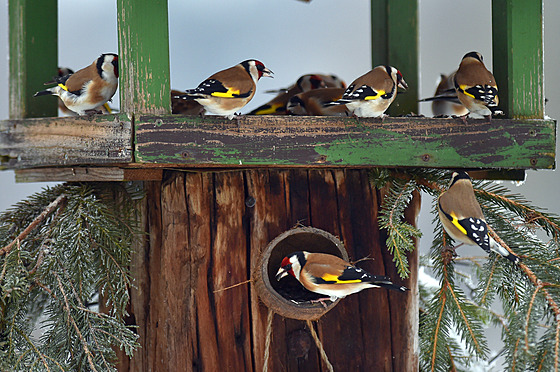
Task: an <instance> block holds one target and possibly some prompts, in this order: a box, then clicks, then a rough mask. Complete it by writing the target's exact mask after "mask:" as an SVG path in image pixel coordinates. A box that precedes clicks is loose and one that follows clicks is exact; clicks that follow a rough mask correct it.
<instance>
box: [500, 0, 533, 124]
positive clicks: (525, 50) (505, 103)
mask: <svg viewBox="0 0 560 372" xmlns="http://www.w3.org/2000/svg"><path fill="white" fill-rule="evenodd" d="M492 54H493V65H494V66H493V73H494V76H495V77H496V81H497V83H498V87H499V89H500V105H499V106H500V109H502V110H503V111H504V113H505V114H506V117H508V118H517V119H542V118H544V55H543V0H494V1H492Z"/></svg>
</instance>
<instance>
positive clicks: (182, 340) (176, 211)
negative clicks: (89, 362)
mask: <svg viewBox="0 0 560 372" xmlns="http://www.w3.org/2000/svg"><path fill="white" fill-rule="evenodd" d="M161 205H162V211H163V213H162V215H161V221H162V222H161V224H162V238H163V239H162V245H161V274H160V275H161V277H160V288H159V291H160V293H161V295H162V296H163V299H164V303H165V306H162V305H163V303H162V304H160V305H159V306H160V309H158V319H157V330H156V337H157V345H156V354H155V365H156V366H157V367H156V368H154V370H157V371H167V370H169V367H170V366H173V367H174V368H175V369H177V370H178V371H188V370H190V368H191V367H192V363H191V361H192V360H193V355H192V349H191V348H190V345H191V343H192V341H191V337H193V333H192V332H191V329H190V322H189V321H188V319H190V318H191V317H192V316H193V313H192V309H191V307H190V304H191V301H192V298H191V297H192V292H191V265H190V252H189V246H188V231H189V219H188V213H187V209H186V208H185V206H186V193H185V177H184V175H183V174H180V173H179V174H174V175H173V177H171V178H170V179H168V180H167V182H165V183H164V184H163V187H162V191H161Z"/></svg>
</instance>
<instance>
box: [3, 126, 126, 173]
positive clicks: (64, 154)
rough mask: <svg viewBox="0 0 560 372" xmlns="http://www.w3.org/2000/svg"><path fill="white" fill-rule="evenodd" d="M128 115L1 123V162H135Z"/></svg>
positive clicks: (12, 164)
mask: <svg viewBox="0 0 560 372" xmlns="http://www.w3.org/2000/svg"><path fill="white" fill-rule="evenodd" d="M131 138H132V129H131V121H130V120H129V119H128V118H127V116H126V115H103V116H101V115H100V116H79V117H68V118H42V119H25V120H3V121H0V159H2V165H3V166H5V167H8V168H16V169H21V168H29V167H36V166H49V165H50V166H56V165H80V164H82V165H89V164H115V163H125V162H131V161H132V146H131Z"/></svg>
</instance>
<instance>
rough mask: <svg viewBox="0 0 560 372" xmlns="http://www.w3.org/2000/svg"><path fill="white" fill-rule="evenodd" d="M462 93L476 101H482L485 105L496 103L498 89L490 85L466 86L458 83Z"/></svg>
mask: <svg viewBox="0 0 560 372" xmlns="http://www.w3.org/2000/svg"><path fill="white" fill-rule="evenodd" d="M458 89H460V90H461V91H462V92H463V94H466V95H467V96H469V97H472V98H474V99H476V100H478V101H482V102H484V103H485V104H487V105H491V104H492V105H497V102H496V97H497V96H498V89H497V88H495V87H492V86H490V85H480V84H479V85H475V86H473V87H468V86H466V85H460V86H459V88H458Z"/></svg>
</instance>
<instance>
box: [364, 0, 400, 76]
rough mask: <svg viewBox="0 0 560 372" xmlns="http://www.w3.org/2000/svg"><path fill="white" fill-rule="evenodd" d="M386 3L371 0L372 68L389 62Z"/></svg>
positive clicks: (380, 0) (381, 0)
mask: <svg viewBox="0 0 560 372" xmlns="http://www.w3.org/2000/svg"><path fill="white" fill-rule="evenodd" d="M388 1H389V0H371V65H372V66H373V67H375V66H379V65H384V64H387V62H388V61H389V56H388V53H389V48H388V47H387V41H388V40H387V39H388V38H387V35H388V32H387V2H388ZM405 80H406V79H405Z"/></svg>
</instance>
